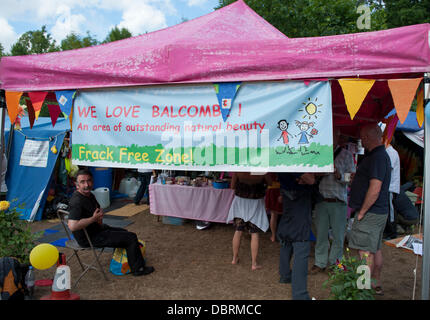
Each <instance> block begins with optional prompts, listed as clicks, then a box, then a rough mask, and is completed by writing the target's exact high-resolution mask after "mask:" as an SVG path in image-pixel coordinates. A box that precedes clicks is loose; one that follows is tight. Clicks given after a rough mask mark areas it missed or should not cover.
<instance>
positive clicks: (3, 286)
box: [0, 257, 25, 300]
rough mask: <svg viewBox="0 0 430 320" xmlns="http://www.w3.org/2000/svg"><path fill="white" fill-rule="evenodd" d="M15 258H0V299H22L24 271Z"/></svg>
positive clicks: (23, 293) (23, 294)
mask: <svg viewBox="0 0 430 320" xmlns="http://www.w3.org/2000/svg"><path fill="white" fill-rule="evenodd" d="M24 271H25V270H24V268H23V267H22V266H21V264H20V263H19V261H18V260H17V259H15V258H10V257H4V258H0V300H24V296H25V291H24V288H25V272H24Z"/></svg>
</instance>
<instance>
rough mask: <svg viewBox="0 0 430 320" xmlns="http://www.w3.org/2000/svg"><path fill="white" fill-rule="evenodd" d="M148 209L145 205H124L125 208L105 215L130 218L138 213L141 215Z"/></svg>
mask: <svg viewBox="0 0 430 320" xmlns="http://www.w3.org/2000/svg"><path fill="white" fill-rule="evenodd" d="M147 209H149V206H148V205H147V204H141V205H138V206H136V205H135V204H134V203H129V204H126V205H125V206H123V207H121V208H118V209H115V210H112V211H109V212H106V213H105V214H106V215H112V216H120V217H132V216H134V215H136V214H138V213H141V212H143V211H145V210H147Z"/></svg>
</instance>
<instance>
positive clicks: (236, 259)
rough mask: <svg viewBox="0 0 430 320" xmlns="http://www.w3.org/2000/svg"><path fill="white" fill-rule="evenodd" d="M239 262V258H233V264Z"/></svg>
mask: <svg viewBox="0 0 430 320" xmlns="http://www.w3.org/2000/svg"><path fill="white" fill-rule="evenodd" d="M238 263H239V258H233V261H232V262H231V264H238Z"/></svg>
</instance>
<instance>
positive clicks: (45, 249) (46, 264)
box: [30, 243, 58, 270]
mask: <svg viewBox="0 0 430 320" xmlns="http://www.w3.org/2000/svg"><path fill="white" fill-rule="evenodd" d="M57 261H58V249H57V248H56V247H55V246H53V245H52V244H49V243H42V244H39V245H37V246H35V247H34V248H33V250H31V252H30V263H31V265H32V266H33V267H35V268H36V269H39V270H45V269H48V268H51V267H52V266H53V265H54V264H55V263H56V262H57Z"/></svg>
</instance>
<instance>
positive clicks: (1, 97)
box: [0, 90, 6, 183]
mask: <svg viewBox="0 0 430 320" xmlns="http://www.w3.org/2000/svg"><path fill="white" fill-rule="evenodd" d="M0 110H1V137H0V144H1V148H0V153H1V154H0V175H1V173H2V172H3V166H4V165H5V164H4V163H3V154H4V151H5V147H4V140H5V138H4V122H5V116H6V97H5V91H4V90H1V92H0ZM0 183H1V181H0Z"/></svg>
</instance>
